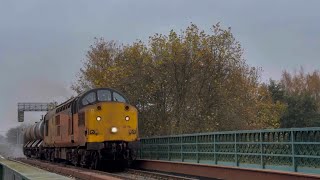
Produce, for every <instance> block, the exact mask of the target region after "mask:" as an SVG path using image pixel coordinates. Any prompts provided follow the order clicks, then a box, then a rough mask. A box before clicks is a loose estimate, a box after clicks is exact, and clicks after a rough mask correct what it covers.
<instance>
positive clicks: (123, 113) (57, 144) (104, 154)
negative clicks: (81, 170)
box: [23, 88, 138, 169]
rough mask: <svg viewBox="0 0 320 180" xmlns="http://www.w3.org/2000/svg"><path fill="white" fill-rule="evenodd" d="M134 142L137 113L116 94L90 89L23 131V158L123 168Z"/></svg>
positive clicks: (136, 134) (125, 99)
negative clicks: (130, 145) (116, 165)
mask: <svg viewBox="0 0 320 180" xmlns="http://www.w3.org/2000/svg"><path fill="white" fill-rule="evenodd" d="M137 139H138V112H137V109H136V108H135V107H134V106H132V105H130V104H129V102H128V100H127V98H126V97H125V96H123V95H122V94H121V93H120V92H117V91H116V90H113V89H110V88H99V89H92V90H89V91H87V92H85V93H83V94H80V95H79V96H77V97H74V98H71V99H69V100H68V101H66V102H64V103H62V104H60V105H58V106H57V107H56V108H55V109H53V110H51V111H48V112H47V114H46V115H45V116H44V118H43V120H41V121H40V122H38V123H36V124H34V125H33V126H31V127H29V128H28V129H27V130H26V131H25V144H24V146H23V152H24V154H25V155H26V156H27V157H34V158H39V159H45V160H49V161H66V162H69V163H71V164H73V165H76V166H84V167H89V168H92V169H99V167H101V165H102V164H104V165H105V164H112V166H114V165H115V164H118V165H121V166H122V167H124V166H126V165H127V163H128V162H129V161H130V160H131V158H132V150H131V148H130V147H129V143H131V142H135V141H137Z"/></svg>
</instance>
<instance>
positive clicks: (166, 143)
mask: <svg viewBox="0 0 320 180" xmlns="http://www.w3.org/2000/svg"><path fill="white" fill-rule="evenodd" d="M139 156H140V159H152V160H166V161H179V162H193V163H200V164H213V165H227V166H237V167H245V168H259V169H276V170H284V171H294V172H305V173H317V174H319V173H320V128H299V129H272V130H252V131H228V132H214V133H202V134H184V135H176V136H163V137H153V138H142V139H141V140H140V151H139Z"/></svg>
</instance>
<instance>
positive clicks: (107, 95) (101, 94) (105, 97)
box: [98, 90, 111, 101]
mask: <svg viewBox="0 0 320 180" xmlns="http://www.w3.org/2000/svg"><path fill="white" fill-rule="evenodd" d="M98 101H111V92H110V91H109V90H98Z"/></svg>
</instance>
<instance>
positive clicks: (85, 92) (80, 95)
mask: <svg viewBox="0 0 320 180" xmlns="http://www.w3.org/2000/svg"><path fill="white" fill-rule="evenodd" d="M97 90H110V91H114V92H117V93H119V94H120V95H121V96H123V97H124V98H125V99H126V100H127V98H126V97H125V96H124V95H123V94H122V93H121V92H119V91H117V90H115V89H113V88H93V89H90V90H86V91H84V92H82V93H80V94H79V95H78V96H76V97H73V98H70V99H68V100H66V101H65V102H63V103H61V104H59V105H58V106H56V108H55V109H57V108H60V107H62V106H64V105H66V104H68V103H70V102H72V101H73V100H75V99H79V98H80V97H82V96H84V95H85V94H87V93H89V92H92V91H97ZM55 109H54V110H55Z"/></svg>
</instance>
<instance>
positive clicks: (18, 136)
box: [6, 124, 30, 145]
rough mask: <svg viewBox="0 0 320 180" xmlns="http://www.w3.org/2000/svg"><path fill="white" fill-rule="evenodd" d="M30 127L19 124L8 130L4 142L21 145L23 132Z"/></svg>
mask: <svg viewBox="0 0 320 180" xmlns="http://www.w3.org/2000/svg"><path fill="white" fill-rule="evenodd" d="M29 126H30V125H28V124H21V125H19V126H17V127H13V128H10V129H9V130H8V131H7V133H6V140H7V142H9V143H10V144H12V145H16V144H18V143H23V138H24V131H25V129H26V128H27V127H29Z"/></svg>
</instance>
